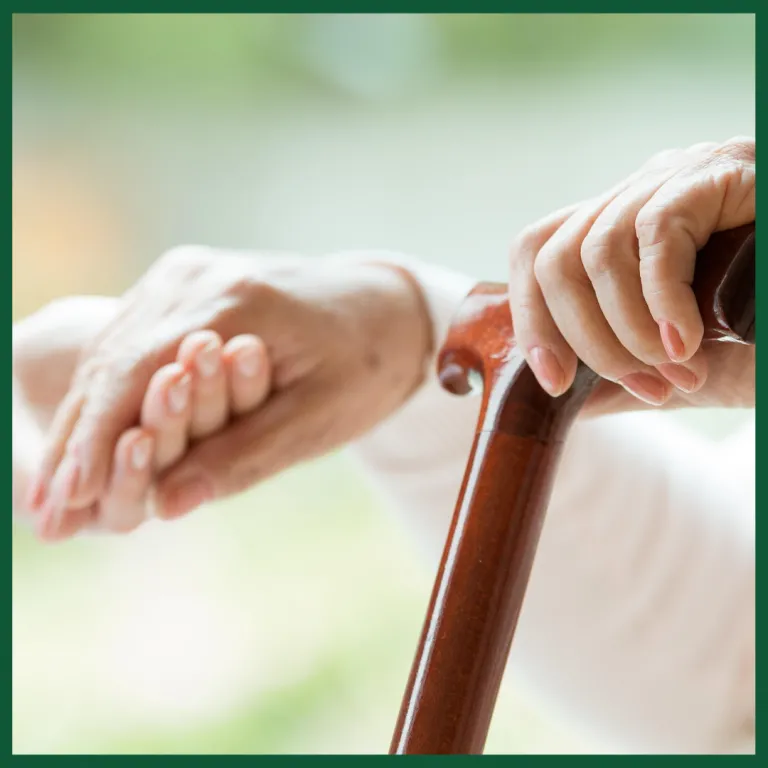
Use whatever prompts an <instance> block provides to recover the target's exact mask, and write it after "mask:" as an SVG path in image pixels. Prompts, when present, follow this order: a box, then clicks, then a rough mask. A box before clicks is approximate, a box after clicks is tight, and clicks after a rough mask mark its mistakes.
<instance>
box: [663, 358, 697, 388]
mask: <svg viewBox="0 0 768 768" xmlns="http://www.w3.org/2000/svg"><path fill="white" fill-rule="evenodd" d="M656 368H657V370H658V371H659V373H660V374H661V375H662V376H664V378H665V379H669V381H671V382H672V383H673V384H674V385H675V386H676V387H677V388H678V389H679V390H681V391H683V392H687V393H689V394H690V393H691V392H695V391H696V390H697V389H698V386H699V380H698V378H697V376H696V374H695V373H694V372H693V371H691V370H689V369H688V368H686V367H685V366H684V365H676V364H675V363H662V364H661V365H657V366H656Z"/></svg>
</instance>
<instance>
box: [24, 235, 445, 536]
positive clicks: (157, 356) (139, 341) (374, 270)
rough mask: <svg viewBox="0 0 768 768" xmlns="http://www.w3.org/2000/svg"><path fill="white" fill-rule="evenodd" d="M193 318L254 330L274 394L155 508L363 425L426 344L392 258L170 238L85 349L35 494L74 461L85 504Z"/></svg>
mask: <svg viewBox="0 0 768 768" xmlns="http://www.w3.org/2000/svg"><path fill="white" fill-rule="evenodd" d="M200 329H210V330H211V331H214V332H216V333H218V334H219V336H220V337H221V338H222V339H224V340H226V339H230V338H232V337H233V336H235V335H237V334H241V333H243V332H251V333H253V334H256V335H258V336H259V337H260V338H261V339H262V340H263V342H264V344H265V345H266V348H267V351H268V355H269V359H270V362H271V367H272V391H271V393H270V395H269V397H268V398H267V399H266V401H265V402H264V403H263V404H262V405H261V406H260V407H259V408H258V409H257V410H255V411H254V412H253V413H251V414H249V415H245V416H243V417H241V418H240V419H238V420H236V421H234V422H232V423H231V424H230V425H229V426H227V427H226V428H224V429H223V430H222V431H221V432H219V433H217V434H215V435H212V436H209V437H207V438H206V439H205V440H203V441H201V442H199V443H198V444H197V445H194V446H192V447H191V448H190V450H189V451H188V453H187V454H186V455H185V456H184V457H183V458H182V459H181V461H180V462H179V463H178V464H177V465H176V466H174V467H173V468H172V469H171V470H170V471H169V472H168V473H167V475H166V476H165V477H163V478H161V479H160V481H159V483H158V486H157V494H156V506H157V509H156V512H157V514H158V515H159V516H161V517H163V516H165V517H172V516H177V515H179V514H183V513H184V512H186V511H189V510H190V509H192V508H194V507H197V506H199V505H200V504H202V503H203V502H205V501H207V500H210V499H212V498H215V497H221V496H225V495H228V494H231V493H234V492H238V491H241V490H244V489H246V488H248V487H249V486H251V485H252V484H254V483H255V482H257V481H259V480H261V479H263V478H265V477H268V476H269V475H271V474H274V473H276V472H278V471H279V470H281V469H283V468H285V467H287V466H289V465H292V464H294V463H296V462H298V461H300V460H302V459H305V458H309V457H313V456H317V455H319V454H322V453H324V452H327V451H328V450H331V449H332V448H335V447H337V446H340V445H342V444H344V443H346V442H348V441H349V440H351V439H352V438H354V437H356V436H358V435H360V434H362V433H363V432H365V431H366V430H367V429H369V428H370V427H371V426H373V425H374V424H376V423H378V422H379V421H380V420H381V419H383V418H384V417H385V416H387V415H388V414H389V413H391V412H392V411H393V410H394V409H395V408H397V407H398V406H399V405H400V404H401V403H403V402H404V401H405V400H406V398H407V397H408V396H409V394H410V393H411V392H412V391H413V390H414V389H415V388H416V386H417V385H418V383H419V382H420V380H421V378H422V375H423V369H424V363H425V361H426V359H427V357H428V354H429V351H430V347H431V338H430V334H431V331H430V321H429V317H428V314H427V311H426V307H425V305H424V303H423V299H422V297H421V293H420V292H419V290H418V289H417V288H416V287H415V286H414V285H413V282H412V280H411V279H409V278H408V277H407V276H406V275H405V273H403V272H401V271H400V270H399V269H397V268H393V267H389V266H383V265H377V264H362V263H360V264H350V263H344V264H339V265H336V264H335V263H334V261H333V260H314V259H302V258H296V259H287V258H285V257H278V258H275V257H273V258H269V257H264V258H253V257H252V256H243V255H240V254H232V253H224V252H221V251H216V250H212V249H207V248H198V247H190V248H181V249H176V250H174V251H172V252H170V253H169V254H167V255H166V256H164V257H162V258H161V259H160V260H159V261H158V262H157V263H156V264H155V265H154V267H153V268H152V269H150V270H149V272H148V273H147V274H146V275H145V276H144V277H143V278H142V279H141V280H140V281H139V283H138V284H137V285H136V286H135V287H134V288H133V289H131V290H130V291H129V292H128V293H127V294H126V295H125V296H124V297H123V298H122V299H121V308H120V311H119V313H118V314H117V316H116V317H115V318H114V319H113V320H112V321H111V322H109V323H108V324H107V327H106V328H105V329H104V330H103V331H102V332H101V333H100V334H99V335H98V338H97V339H96V340H95V341H94V342H93V343H92V344H90V345H89V347H88V348H87V349H86V351H85V352H84V354H83V356H82V360H81V363H80V365H79V367H78V369H77V371H76V372H75V375H74V379H73V382H72V386H71V388H70V390H69V393H68V394H67V396H66V398H65V400H64V402H63V403H62V404H61V405H60V407H59V409H58V411H57V414H56V417H55V419H54V425H53V427H52V430H51V435H50V441H49V444H48V446H47V450H46V454H45V457H44V461H43V468H42V472H41V474H40V477H39V478H38V482H37V484H36V485H37V487H38V488H42V489H43V496H45V493H46V492H47V491H48V490H49V489H50V488H51V487H56V486H57V485H60V483H58V482H57V479H56V475H57V472H62V471H64V470H63V469H62V468H63V467H65V466H66V467H68V469H67V472H70V471H71V467H72V466H73V465H75V466H76V468H77V473H76V481H75V482H74V483H73V487H72V489H71V495H70V498H69V502H70V504H71V506H72V507H73V508H84V507H87V506H88V505H91V504H93V503H94V501H95V500H96V499H97V498H98V497H99V495H100V494H101V493H103V491H104V488H105V484H106V481H107V478H108V474H109V469H110V466H109V465H110V460H109V457H110V456H111V454H112V450H113V447H114V445H115V442H116V440H117V438H118V436H119V435H120V434H121V433H122V432H124V430H126V429H128V428H130V427H131V426H133V425H134V424H136V423H137V421H138V419H139V416H140V411H141V403H142V398H143V396H144V393H145V390H146V388H147V385H148V383H149V381H150V379H151V377H152V375H153V374H154V372H155V371H156V370H157V369H158V368H159V367H160V366H162V365H165V364H167V363H169V362H170V361H171V360H173V358H174V357H175V355H176V353H177V351H178V348H179V345H180V344H181V341H182V340H183V339H184V338H185V337H186V336H187V335H188V334H190V333H192V332H194V331H196V330H200ZM65 457H66V459H67V461H63V460H64V459H65ZM65 522H66V521H62V525H64V524H65Z"/></svg>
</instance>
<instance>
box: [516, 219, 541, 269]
mask: <svg viewBox="0 0 768 768" xmlns="http://www.w3.org/2000/svg"><path fill="white" fill-rule="evenodd" d="M540 238H541V234H540V232H539V228H538V225H537V224H529V225H528V226H527V227H525V228H524V229H522V230H520V232H519V233H518V235H517V237H515V239H514V240H513V241H512V247H511V248H510V258H511V259H512V260H513V261H514V260H517V259H519V258H520V257H521V256H522V255H524V254H530V253H531V252H534V251H536V249H537V247H538V243H539V240H540Z"/></svg>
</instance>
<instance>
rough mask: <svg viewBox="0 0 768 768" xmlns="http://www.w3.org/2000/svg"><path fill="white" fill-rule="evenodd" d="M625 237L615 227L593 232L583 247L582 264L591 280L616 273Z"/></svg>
mask: <svg viewBox="0 0 768 768" xmlns="http://www.w3.org/2000/svg"><path fill="white" fill-rule="evenodd" d="M623 240H624V237H623V235H622V233H621V232H620V231H619V230H618V229H617V228H615V227H605V228H602V229H599V230H594V229H593V230H591V231H590V232H589V234H587V236H586V237H585V238H584V242H583V243H582V245H581V263H582V264H583V265H584V269H585V270H586V271H587V275H589V277H590V278H593V279H594V278H597V277H603V276H605V275H607V274H609V273H611V272H613V271H614V269H615V267H616V260H617V255H618V254H619V253H620V252H621V247H622V244H623Z"/></svg>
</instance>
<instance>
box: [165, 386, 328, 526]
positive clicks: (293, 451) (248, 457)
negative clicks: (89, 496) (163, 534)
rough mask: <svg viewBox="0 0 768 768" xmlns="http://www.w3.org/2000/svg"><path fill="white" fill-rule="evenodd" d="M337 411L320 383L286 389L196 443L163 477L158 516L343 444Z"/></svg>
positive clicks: (189, 507)
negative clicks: (335, 429)
mask: <svg viewBox="0 0 768 768" xmlns="http://www.w3.org/2000/svg"><path fill="white" fill-rule="evenodd" d="M336 419H337V409H335V407H334V402H333V399H332V398H331V397H329V394H328V392H327V391H324V390H323V389H321V388H317V387H316V386H315V385H314V384H309V383H308V384H307V385H306V386H302V385H299V386H297V387H295V388H292V389H290V390H287V391H284V392H281V393H280V394H278V395H276V396H274V397H273V398H272V399H270V400H269V401H268V403H267V404H266V405H265V406H264V407H263V408H259V409H257V410H255V411H253V412H252V413H251V414H248V415H246V416H244V417H243V418H242V419H238V420H237V421H234V422H232V423H231V424H230V425H229V426H228V427H227V428H226V429H224V430H223V431H222V432H220V433H218V434H216V435H213V436H211V437H209V438H208V439H207V440H204V441H203V442H201V443H198V444H197V445H195V446H193V447H192V448H191V449H190V450H189V452H188V453H187V455H186V456H184V458H183V459H182V460H181V461H180V462H179V463H178V464H177V465H176V466H174V467H173V468H172V469H171V470H169V471H168V472H167V473H166V474H165V476H163V477H161V478H160V479H159V480H158V481H157V485H156V494H155V514H156V515H157V516H158V517H161V518H165V519H170V518H175V517H180V516H181V515H184V514H187V513H188V512H190V511H191V510H193V509H195V508H197V507H199V506H200V505H202V504H204V503H206V502H207V501H211V500H212V499H214V498H223V497H226V496H229V495H231V494H234V493H239V492H240V491H243V490H245V489H247V488H250V487H251V486H252V485H254V484H255V483H257V482H260V481H261V480H264V479H265V478H267V477H270V476H271V475H274V474H275V473H277V472H279V471H281V470H283V469H285V468H287V467H289V466H291V465H293V464H295V463H296V462H298V461H300V460H303V459H307V458H309V457H311V456H316V455H320V454H321V453H323V452H324V451H326V450H330V448H332V447H334V446H335V445H336V444H337V443H338V441H339V440H338V438H335V437H334V432H333V427H334V424H335V420H336Z"/></svg>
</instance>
